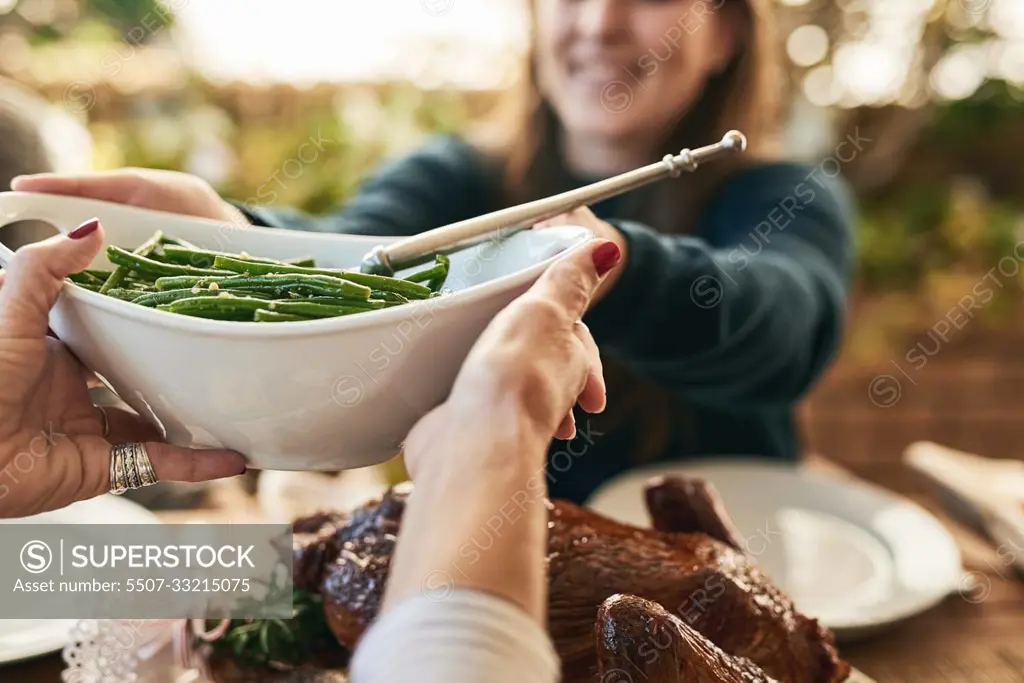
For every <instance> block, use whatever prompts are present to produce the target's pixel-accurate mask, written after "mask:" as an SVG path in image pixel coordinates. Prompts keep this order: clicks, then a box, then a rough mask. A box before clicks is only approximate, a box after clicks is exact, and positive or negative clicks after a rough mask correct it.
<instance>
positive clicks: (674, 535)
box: [294, 478, 850, 683]
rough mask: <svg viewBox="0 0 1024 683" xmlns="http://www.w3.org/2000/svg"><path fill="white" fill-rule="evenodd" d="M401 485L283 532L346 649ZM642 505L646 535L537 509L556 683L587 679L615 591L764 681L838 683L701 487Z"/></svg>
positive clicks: (662, 483)
mask: <svg viewBox="0 0 1024 683" xmlns="http://www.w3.org/2000/svg"><path fill="white" fill-rule="evenodd" d="M409 486H411V485H404V486H402V487H397V488H395V489H392V490H390V491H388V492H387V493H386V494H385V495H384V496H383V498H382V499H381V500H380V501H377V502H373V503H369V504H367V505H365V506H363V507H361V508H359V509H357V510H355V511H354V512H352V513H351V514H340V515H318V516H316V517H314V518H304V519H302V520H298V521H297V522H296V523H295V527H294V528H295V530H296V538H295V556H294V559H295V562H294V574H295V578H296V585H297V587H299V588H302V589H305V590H309V591H319V592H320V593H321V594H322V595H323V598H324V609H325V614H326V618H327V621H328V624H329V626H330V628H331V630H332V632H333V633H334V634H335V636H336V637H337V639H338V642H339V643H340V644H341V645H343V646H344V647H345V648H347V649H349V650H352V649H354V648H355V645H356V644H357V642H358V640H359V638H360V637H361V636H362V634H363V632H364V631H365V630H366V629H367V628H368V627H369V626H370V624H371V623H372V622H373V620H374V619H375V618H376V615H377V613H378V611H379V609H380V605H381V601H382V599H383V596H384V589H385V587H386V584H387V576H388V572H389V569H390V561H391V557H392V554H393V553H394V549H395V543H396V541H397V534H398V530H399V528H400V526H401V518H402V514H403V513H404V509H405V499H406V497H407V496H408V493H409V492H410V491H411V488H409ZM646 500H647V501H648V504H649V506H651V513H652V517H654V524H655V526H656V527H657V528H655V529H643V528H638V527H632V526H629V525H625V524H621V523H619V522H616V521H613V520H611V519H608V518H606V517H603V516H601V515H598V514H596V513H594V512H593V511H590V510H587V509H584V508H581V507H579V506H577V505H574V504H572V503H568V502H565V501H554V502H551V503H547V505H548V518H549V522H548V528H549V534H548V552H547V574H548V588H549V590H548V595H549V604H548V624H547V626H548V632H549V634H550V636H551V638H552V640H553V642H554V644H555V649H556V651H557V652H558V654H559V656H560V658H561V660H562V667H563V680H564V681H566V682H567V683H568V682H571V681H589V680H595V677H596V676H597V675H598V645H597V642H596V641H595V637H594V635H595V632H594V629H595V623H597V621H598V615H599V610H600V609H601V607H602V605H603V604H604V603H605V601H606V600H607V599H608V598H610V597H611V596H614V595H616V594H621V593H628V594H632V595H633V596H635V597H636V598H639V599H642V600H645V601H648V602H650V603H653V604H656V605H660V606H661V608H662V609H663V610H664V611H666V613H669V614H671V615H673V617H674V618H675V619H676V620H677V621H679V622H681V623H683V624H684V625H685V626H686V627H687V628H688V629H690V630H692V631H694V632H696V633H698V634H700V635H701V636H702V637H703V638H705V639H706V640H707V641H708V642H709V643H710V644H712V645H713V646H714V647H716V648H718V649H720V650H721V651H722V652H723V653H725V654H726V655H728V656H730V657H734V658H737V659H745V660H749V661H750V662H751V663H753V664H754V665H755V666H756V667H758V669H759V670H760V671H762V672H763V673H764V675H765V676H768V677H771V678H775V679H778V680H780V681H787V682H788V683H839V682H840V681H843V680H845V679H846V678H847V676H848V675H849V672H850V667H849V665H848V664H847V663H846V662H844V661H842V660H841V659H840V658H839V656H838V654H837V652H836V649H835V646H834V642H833V638H832V635H831V634H830V633H829V632H828V630H827V629H825V628H824V627H823V626H821V625H820V624H818V622H816V621H815V620H812V619H809V618H807V617H804V616H803V615H801V614H799V613H798V612H797V611H796V609H795V608H794V606H793V604H792V601H791V600H790V599H789V598H788V596H786V595H784V594H783V593H782V591H780V590H779V589H778V588H776V587H775V586H774V585H773V584H772V583H771V582H770V581H769V580H768V579H767V578H766V577H765V576H764V575H763V574H762V573H761V572H760V570H759V569H758V567H757V566H756V564H755V563H754V562H753V560H752V559H751V558H749V557H748V556H747V555H745V554H744V553H743V552H742V550H741V549H740V548H739V547H737V546H738V538H739V537H738V534H737V533H736V531H735V528H734V527H733V525H732V522H731V520H729V519H728V516H727V515H726V514H725V513H724V509H723V508H722V506H721V504H720V501H718V499H717V495H716V494H715V493H714V491H713V489H712V488H711V487H709V486H707V485H706V484H705V483H704V482H701V481H699V480H689V479H687V480H681V479H678V478H673V479H662V480H657V481H652V482H651V484H650V486H649V487H648V490H647V492H646ZM300 532H301V533H300ZM667 680H668V681H670V680H672V679H667ZM708 680H709V681H714V680H722V681H729V680H731V679H728V678H722V679H713V678H711V679H708ZM739 680H743V679H739ZM756 680H759V679H749V681H756ZM764 680H766V681H767V680H770V678H765V679H764ZM650 683H660V681H658V680H655V679H650ZM745 683H746V681H745Z"/></svg>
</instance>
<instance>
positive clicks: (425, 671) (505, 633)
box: [349, 589, 560, 683]
mask: <svg viewBox="0 0 1024 683" xmlns="http://www.w3.org/2000/svg"><path fill="white" fill-rule="evenodd" d="M349 676H350V678H351V681H352V683H456V682H458V683H462V682H465V683H557V681H558V680H559V677H560V663H559V660H558V655H557V654H556V653H555V650H554V647H553V646H552V643H551V639H550V638H549V637H548V634H547V632H546V631H545V630H544V629H543V628H541V626H540V625H539V624H537V623H536V622H534V621H533V620H532V619H530V617H528V616H527V615H526V613H525V612H523V611H522V610H521V609H520V608H519V607H518V606H516V605H514V604H512V603H510V602H508V601H507V600H504V599H502V598H498V597H496V596H493V595H490V594H487V593H483V592H480V591H475V590H468V589H467V590H463V589H459V590H455V591H453V592H452V594H451V595H449V596H448V597H447V598H445V599H444V600H432V599H430V598H428V597H427V596H426V595H422V594H421V595H416V596H414V597H409V598H406V599H404V600H402V601H401V602H400V603H398V604H397V605H395V606H394V607H393V608H392V609H390V610H389V611H388V612H386V613H385V614H384V615H383V616H382V617H381V618H380V619H378V620H377V621H376V622H375V623H374V624H373V625H372V626H371V627H370V629H369V630H368V631H367V632H366V633H365V634H364V636H363V638H362V640H361V641H360V642H359V645H358V646H357V647H356V651H355V652H354V653H353V656H352V660H351V662H350V663H349Z"/></svg>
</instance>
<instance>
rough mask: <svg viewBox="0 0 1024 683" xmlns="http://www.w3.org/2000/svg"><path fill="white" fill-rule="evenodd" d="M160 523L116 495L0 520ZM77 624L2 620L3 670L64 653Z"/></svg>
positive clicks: (70, 621) (0, 662)
mask: <svg viewBox="0 0 1024 683" xmlns="http://www.w3.org/2000/svg"><path fill="white" fill-rule="evenodd" d="M159 523H160V519H159V518H158V517H157V516H156V515H154V514H153V513H152V512H150V511H149V510H147V509H146V508H144V507H142V506H141V505H138V504H136V503H133V502H131V501H130V500H126V499H124V498H118V497H117V496H113V495H105V496H100V497H98V498H93V499H91V500H85V501H81V502H78V503H75V504H73V505H69V506H68V507H66V508H63V509H61V510H54V511H52V512H45V513H43V514H40V515H34V516H32V517H22V518H19V519H0V524H159ZM76 623H78V620H76V619H0V666H2V665H4V664H11V663H13V662H18V661H21V660H25V659H31V658H32V657H38V656H40V655H45V654H49V653H51V652H56V651H58V650H60V649H62V648H63V647H64V646H65V645H66V644H67V642H68V634H69V633H70V631H71V629H72V628H73V627H74V625H75V624H76ZM2 678H3V676H2V674H0V679H2Z"/></svg>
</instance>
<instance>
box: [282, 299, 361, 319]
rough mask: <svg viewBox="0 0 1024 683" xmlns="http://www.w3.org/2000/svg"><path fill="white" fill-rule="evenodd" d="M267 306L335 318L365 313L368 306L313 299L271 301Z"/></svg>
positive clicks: (284, 310) (284, 311) (318, 316)
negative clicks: (330, 303) (341, 304)
mask: <svg viewBox="0 0 1024 683" xmlns="http://www.w3.org/2000/svg"><path fill="white" fill-rule="evenodd" d="M265 308H266V309H267V310H270V311H275V312H277V313H294V314H296V315H304V316H306V317H309V318H334V317H337V316H339V315H351V314H352V313H365V312H366V311H367V309H366V308H361V307H359V306H329V305H327V304H321V303H314V302H311V301H280V300H278V301H270V302H267V303H266V305H265Z"/></svg>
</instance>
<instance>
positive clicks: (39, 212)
mask: <svg viewBox="0 0 1024 683" xmlns="http://www.w3.org/2000/svg"><path fill="white" fill-rule="evenodd" d="M65 207H70V204H69V203H68V201H67V199H66V198H64V197H61V196H60V195H47V194H40V193H36V192H0V229H3V228H5V227H7V226H8V225H10V224H11V223H17V222H18V221H45V222H47V223H50V224H51V225H53V227H55V228H57V230H58V231H60V233H61V234H63V235H66V234H68V233H69V232H71V230H73V229H74V228H72V227H71V225H72V223H73V221H74V220H75V219H74V216H73V214H72V213H71V212H68V211H63V210H62V209H63V208H65ZM13 258H14V252H13V251H11V250H10V249H9V248H7V246H5V245H4V244H0V267H3V268H6V267H7V266H8V265H9V264H10V262H11V259H13Z"/></svg>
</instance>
